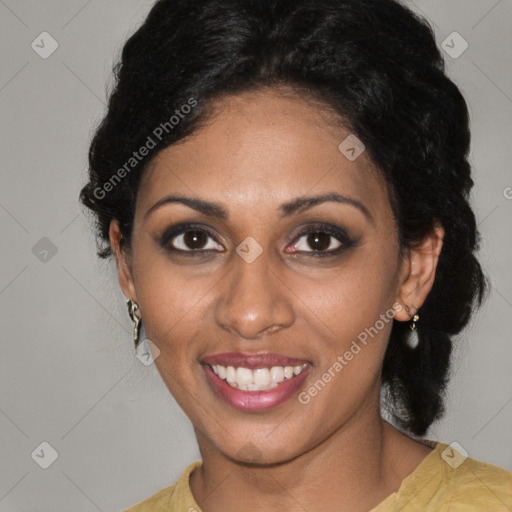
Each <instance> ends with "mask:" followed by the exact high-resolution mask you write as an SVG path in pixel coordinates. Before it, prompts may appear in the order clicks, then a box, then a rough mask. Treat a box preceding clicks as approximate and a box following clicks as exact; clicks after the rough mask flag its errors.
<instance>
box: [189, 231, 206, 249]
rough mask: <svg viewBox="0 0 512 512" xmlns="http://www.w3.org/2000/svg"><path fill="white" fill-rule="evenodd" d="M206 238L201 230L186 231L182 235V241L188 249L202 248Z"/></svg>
mask: <svg viewBox="0 0 512 512" xmlns="http://www.w3.org/2000/svg"><path fill="white" fill-rule="evenodd" d="M207 240H208V236H207V235H206V233H204V232H202V231H187V232H186V233H185V234H184V235H183V243H184V244H185V246H186V247H188V248H189V249H203V248H204V246H205V245H206V242H207Z"/></svg>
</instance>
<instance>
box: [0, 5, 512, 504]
mask: <svg viewBox="0 0 512 512" xmlns="http://www.w3.org/2000/svg"><path fill="white" fill-rule="evenodd" d="M408 3H409V4H410V5H411V6H412V7H413V8H414V9H415V10H417V11H418V12H420V13H423V15H425V16H426V17H427V18H428V19H429V20H430V22H431V23H432V24H433V25H434V28H435V30H436V36H437V41H438V44H439V45H440V46H441V44H442V42H443V41H444V40H445V39H446V38H447V37H448V36H449V35H450V34H451V33H452V32H454V31H457V32H458V33H460V34H461V35H462V37H463V38H464V39H465V40H467V42H468V43H469V48H468V49H467V50H466V51H465V52H464V53H463V54H462V55H460V56H459V57H458V58H452V57H449V56H446V60H447V69H448V71H449V74H450V76H451V77H452V78H453V79H454V80H455V82H456V83H457V84H458V85H459V86H460V87H461V89H462V91H463V94H464V95H465V97H466V98H467V100H468V102H469V106H470V111H471V121H472V130H473V147H472V153H471V161H472V164H473V165H474V179H475V182H476V187H475V190H474V193H473V204H474V207H475V211H476V213H477V218H478V222H479V228H480V229H481V231H482V235H483V248H482V250H481V254H480V257H481V261H482V263H483V265H484V266H485V268H486V270H487V273H488V275H489V277H490V279H491V281H492V293H491V296H490V298H489V300H488V301H487V303H486V304H485V306H484V308H483V309H482V310H481V311H480V312H479V313H478V315H477V316H475V318H474V320H473V322H472V324H471V326H470V327H469V328H468V329H467V330H466V332H465V333H464V335H463V336H462V337H461V340H460V342H459V343H458V349H457V351H456V353H455V354H454V359H453V361H454V376H453V379H452V381H451V384H450V388H449V401H448V404H447V405H448V409H449V412H448V414H447V415H446V417H445V418H444V420H443V421H442V422H440V423H438V424H436V425H435V426H434V428H433V429H432V430H431V431H430V432H429V435H428V436H427V437H429V438H431V439H439V440H443V441H445V442H448V443H449V442H452V441H457V442H458V443H459V444H460V445H461V446H463V447H464V448H465V449H466V450H467V451H468V452H469V455H470V456H472V457H475V458H478V459H483V460H486V461H488V462H491V463H493V464H496V465H499V466H502V467H505V468H508V469H511V470H512V443H511V440H510V432H511V428H510V425H511V424H512V380H511V379H512V377H511V376H512V357H511V356H512V343H511V337H510V329H511V327H512V320H511V319H512V280H511V278H510V262H511V258H510V251H511V249H512V230H511V228H510V227H511V221H512V188H509V187H512V173H511V162H512V144H511V142H512V141H511V128H510V127H511V126H512V70H511V57H510V53H508V52H510V49H511V48H512V32H511V30H510V27H511V26H512V0H500V1H497V0H471V1H469V0H416V2H414V3H412V2H408ZM151 5H152V2H151V1H149V0H146V1H142V0H138V1H136V0H108V1H100V0H89V1H84V0H68V1H66V2H63V1H57V0H45V1H41V0H17V1H15V0H0V33H1V34H2V36H1V37H2V46H1V49H0V59H1V62H0V64H1V65H0V108H1V113H2V115H1V120H2V122H1V139H0V150H1V155H2V167H1V187H0V226H1V234H2V242H1V249H0V254H1V266H0V322H1V324H0V332H1V336H2V351H1V354H2V355H1V357H0V388H1V390H2V393H1V397H0V461H1V462H0V511H2V512H9V511H30V512H37V511H44V512H50V511H51V512H61V511H62V512H64V511H65V512H69V511H70V510H73V511H75V512H79V511H84V512H94V511H97V510H100V511H119V510H123V509H124V508H127V507H128V506H130V505H133V504H135V503H136V502H138V501H140V500H142V499H144V498H146V497H148V496H149V495H150V494H152V493H154V492H156V491H158V490H160V489H161V488H163V487H166V486H168V485H171V484H172V483H174V481H175V480H176V479H177V478H178V476H179V475H180V473H181V472H182V470H183V469H184V468H185V466H186V465H187V464H188V463H190V462H192V461H193V460H196V459H197V458H198V457H199V454H198V451H197V448H196V446H195V441H194V437H193V432H192V428H191V426H190V424H189V422H188V420H187V418H186V417H185V416H184V414H183V413H182V412H181V411H180V409H179V408H178V407H177V406H176V404H175V402H174V400H173V399H172V397H171V396H170V395H169V393H168V392H167V389H166V388H165V386H164V385H163V383H162V382H161V381H160V377H159V375H158V373H157V371H156V369H155V367H154V366H150V367H146V366H144V365H143V364H141V363H140V362H139V360H138V359H136V358H134V357H133V354H132V350H131V322H130V321H129V318H128V316H127V314H126V310H125V303H124V301H123V295H122V293H121V292H120V290H119V289H118V285H117V279H116V275H115V272H114V270H115V268H114V265H113V262H111V263H105V262H98V260H97V259H96V257H95V245H94V240H93V237H92V233H91V229H90V225H89V223H88V221H87V219H86V218H85V217H84V215H83V213H81V210H80V207H79V204H78V201H77V197H78V193H79V190H80V188H81V186H82V185H83V183H84V182H85V179H86V166H87V160H86V153H87V148H88V143H89V141H90V138H91V134H92V131H93V128H94V126H95V125H96V124H97V123H98V121H99V120H100V119H101V117H102V115H103V113H104V108H105V99H106V90H107V85H108V84H111V83H112V79H111V68H112V64H113V62H114V60H115V59H116V58H117V56H118V52H119V51H120V49H121V47H122V44H123V41H124V40H125V38H126V36H127V35H128V33H131V32H132V31H133V30H134V29H135V28H136V27H137V26H138V25H139V24H140V23H141V22H142V20H143V18H144V16H145V14H146V13H147V12H148V10H149V8H150V6H151ZM44 31H46V32H49V33H50V34H51V36H52V37H53V38H54V39H55V40H56V41H57V42H58V45H59V47H58V49H57V50H56V51H55V53H53V54H52V55H51V56H49V57H48V58H47V59H43V58H41V57H40V56H39V54H38V53H36V52H35V51H34V50H33V49H32V47H31V43H32V41H34V40H36V43H37V42H38V41H39V45H40V46H43V43H41V42H40V38H38V36H39V34H41V33H42V32H44ZM45 41H46V42H45V43H44V46H45V49H46V50H48V48H49V47H50V46H49V41H48V40H45ZM452 41H453V40H452V39H448V44H450V45H451V46H455V49H456V50H457V49H459V48H460V46H457V45H459V43H458V42H456V41H454V42H452ZM507 53H508V55H507ZM45 237H46V238H45ZM41 239H43V240H41ZM47 239H48V240H47ZM52 244H53V245H52ZM53 246H55V248H54V247H53ZM34 247H35V248H34ZM55 249H56V250H57V252H56V253H55V254H53V252H54V251H55ZM45 250H47V251H48V252H47V253H45V252H44V251H45ZM42 442H48V443H49V444H50V445H51V446H52V447H53V448H54V449H55V450H56V451H57V452H58V458H57V459H56V460H55V462H54V463H53V464H52V465H51V466H50V467H48V469H42V468H41V467H40V466H39V465H38V464H37V463H36V462H35V460H38V462H40V463H42V462H44V461H43V459H45V458H46V461H47V462H48V461H49V459H48V457H50V452H49V450H48V449H45V448H44V447H43V448H42V449H43V452H41V451H40V450H41V448H38V447H39V445H40V444H41V443H42ZM36 448H38V450H36ZM34 450H36V453H39V455H40V456H39V458H38V457H36V456H34V457H32V456H31V454H32V453H33V452H34ZM45 450H46V451H45ZM42 454H43V455H42Z"/></svg>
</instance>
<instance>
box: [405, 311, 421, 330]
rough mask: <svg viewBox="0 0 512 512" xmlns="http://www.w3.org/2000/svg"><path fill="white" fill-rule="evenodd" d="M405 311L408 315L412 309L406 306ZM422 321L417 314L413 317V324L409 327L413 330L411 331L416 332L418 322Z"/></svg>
mask: <svg viewBox="0 0 512 512" xmlns="http://www.w3.org/2000/svg"><path fill="white" fill-rule="evenodd" d="M405 310H406V311H407V313H410V309H409V306H405ZM419 319H420V315H418V314H415V315H414V316H413V317H412V324H411V325H410V326H409V327H410V328H411V331H415V330H416V322H417V321H418V320H419Z"/></svg>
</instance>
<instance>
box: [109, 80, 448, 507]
mask: <svg viewBox="0 0 512 512" xmlns="http://www.w3.org/2000/svg"><path fill="white" fill-rule="evenodd" d="M213 106H214V114H213V116H212V117H211V118H210V120H209V122H208V123H207V124H205V125H204V126H203V127H201V128H200V129H198V130H197V131H196V132H195V133H194V134H193V135H191V136H190V137H188V138H187V139H185V140H183V141H181V142H180V143H179V144H176V145H173V146H172V147H169V148H166V149H165V150H163V151H161V152H160V153H159V154H158V155H157V156H156V158H155V159H154V160H153V161H152V163H151V165H150V168H149V169H148V172H147V173H146V174H145V176H144V177H143V179H142V182H141V186H140V189H139V191H138V195H137V206H136V212H135V219H134V229H133V235H132V243H131V248H129V249H127V250H122V249H121V247H120V240H121V233H120V231H119V226H118V224H117V222H116V221H115V220H113V221H112V223H111V227H110V240H111V244H112V247H113V249H114V252H115V255H116V260H117V264H118V270H119V283H120V286H121V288H122V290H123V292H124V294H125V295H126V296H127V297H129V298H131V299H133V300H135V301H136V302H137V303H138V304H139V306H140V311H141V316H142V318H143V320H144V325H145V328H146V333H147V336H148V338H149V339H151V341H152V342H154V343H155V345H156V346H158V348H159V349H160V351H161V354H160V356H159V357H158V358H157V359H156V362H155V364H156V365H157V368H158V370H159V372H160V374H161V376H162V378H163V380H164V382H165V384H166V385H167V387H168V389H169V390H170V392H171V393H172V395H173V396H174V397H175V399H176V400H177V402H178V403H179V404H180V406H181V407H182V408H183V410H184V411H185V413H186V414H187V415H188V417H189V418H190V420H191V421H192V423H193V425H194V428H195V432H196V436H197V441H198V444H199V448H200V451H201V456H202V459H203V465H202V467H201V468H200V469H198V470H196V471H194V472H193V474H192V475H191V479H190V485H191V489H192V493H193V495H194V497H195V499H196V501H197V503H198V504H199V506H200V507H201V508H202V510H204V511H205V512H210V511H218V510H223V511H235V510H236V511H240V510H251V511H252V510H271V509H275V510H289V511H295V510H300V511H303V510H307V511H308V512H315V511H324V512H325V511H330V510H332V511H334V510H336V511H338V510H347V511H355V512H357V511H367V510H369V509H371V508H372V507H375V506H376V505H377V504H378V503H380V502H381V501H382V500H383V499H384V498H385V497H386V496H388V495H389V494H390V493H392V492H394V491H396V490H397V489H398V487H399V486H400V484H401V482H402V480H403V479H404V478H405V477H406V476H407V475H409V474H410V473H411V472H412V471H413V470H414V469H415V468H416V467H417V466H418V464H419V463H420V462H421V461H422V460H423V459H424V458H425V457H426V456H427V455H428V454H429V453H430V448H427V447H426V446H424V445H422V444H420V443H418V442H416V441H414V440H412V439H411V438H409V437H407V436H405V435H404V434H402V433H400V432H399V431H397V430H396V429H395V428H393V427H392V426H391V425H389V424H388V423H387V422H385V421H384V420H383V419H382V418H381V416H380V409H379V391H380V375H381V369H382V361H383V357H384V354H385V350H386V345H387V342H388V339H389V334H390V330H391V325H392V322H389V323H386V324H385V326H384V328H383V329H381V330H380V331H379V332H378V335H376V336H374V338H373V339H371V338H370V339H369V342H368V344H367V345H366V346H365V347H364V348H363V349H362V350H361V351H360V352H359V353H358V354H357V355H356V356H355V357H354V358H353V359H352V360H351V361H350V362H349V363H348V364H347V365H346V366H344V368H343V370H342V371H340V372H338V373H337V374H336V376H335V377H334V378H332V380H331V381H330V382H329V383H328V384H327V385H326V386H325V387H324V388H323V389H322V390H321V392H319V393H318V394H317V395H316V396H315V397H313V398H311V400H310V402H309V403H308V404H302V403H300V402H299V401H298V399H297V397H296V396H294V397H292V398H291V399H289V400H288V401H287V402H285V403H283V404H281V405H280V406H278V407H275V408H273V409H270V410H267V411H263V412H261V411H260V412H252V413H249V412H244V411H239V410H237V409H234V408H233V407H231V406H230V405H228V404H227V403H225V402H224V401H223V400H221V398H220V397H219V396H218V395H217V394H215V392H214V391H213V390H212V389H211V387H210V386H209V384H208V379H207V376H206V375H205V372H204V369H203V367H202V366H201V364H200V361H201V360H202V358H203V357H205V356H207V355H212V354H216V353H222V352H247V353H262V352H273V353H279V354H284V355H288V356H294V357H299V358H303V359H306V360H309V361H311V363H312V369H311V373H310V375H309V376H308V378H307V380H306V382H305V384H304V386H303V388H302V389H301V391H302V390H305V389H308V388H309V387H310V386H311V385H312V384H313V383H314V382H316V381H317V380H318V379H319V378H321V376H322V374H324V373H325V372H326V371H327V370H328V369H329V368H330V367H332V366H333V364H334V362H335V361H336V360H337V357H338V356H339V355H342V354H344V353H345V352H346V351H347V350H349V348H350V346H351V343H352V341H353V340H356V339H357V336H358V334H359V333H361V332H362V331H364V330H365V328H368V327H370V326H373V325H374V324H375V322H376V321H377V320H378V319H379V315H381V314H383V313H385V312H386V311H388V310H390V309H391V308H392V306H393V304H394V303H395V302H399V303H400V304H401V305H402V306H405V305H407V306H408V307H409V313H408V312H407V311H406V310H405V308H404V307H400V308H397V311H396V313H395V318H396V320H397V321H409V319H410V317H411V315H413V314H414V313H416V311H417V310H418V309H419V308H420V307H421V305H422V304H423V302H424V301H425V298H426V297H427V294H428V293H429V291H430V289H431V287H432V284H433V282H434V277H435V271H436V266H437V262H438V258H439V254H440V252H441V248H442V239H443V236H444V231H443V228H442V227H441V226H437V227H436V228H435V229H434V230H433V231H432V233H430V234H429V235H428V236H427V237H425V239H424V240H423V241H422V242H421V243H420V244H419V245H418V247H417V248H415V249H414V250H412V251H410V252H407V253H406V254H404V256H403V257H402V258H400V257H399V245H398V238H397V230H396V225H395V221H394V218H393V214H392V210H391V206H390V203H389V197H388V192H387V189H386V186H385V185H384V183H383V181H382V179H381V177H380V175H379V174H378V172H376V170H375V168H374V166H373V165H372V162H371V161H370V160H369V158H368V156H367V154H366V153H363V154H362V155H361V156H360V157H358V158H357V159H356V160H355V161H353V162H351V161H349V160H348V159H347V158H345V157H344V156H343V155H342V154H341V152H340V151H339V149H338V145H339V144H340V142H341V141H343V140H344V139H345V138H346V137H347V135H348V134H349V133H350V131H349V130H347V129H346V128H345V127H343V126H342V125H341V123H340V122H339V121H340V120H339V119H338V118H336V117H335V116H334V115H333V114H330V113H328V112H327V111H326V110H325V109H320V108H319V107H318V105H315V104H314V103H313V102H312V101H308V100H307V99H306V98H304V97H299V96H297V95H296V94H294V93H293V92H292V91H290V90H288V89H286V88H282V89H273V90H268V89H267V90H260V91H252V92H245V93H242V94H239V95H237V96H231V97H228V98H224V99H220V100H217V101H216V103H214V105H213ZM332 192H335V193H338V194H343V195H345V196H350V197H351V198H353V199H356V200H357V201H359V202H360V203H362V204H363V205H364V207H365V208H366V209H367V211H368V212H369V215H370V217H367V216H365V215H364V214H363V213H362V212H361V211H360V210H358V209H357V208H355V207H354V206H352V205H349V204H340V203H336V202H332V201H331V202H325V203H322V204H319V205H316V206H314V207H312V208H310V209H308V210H304V211H300V212H296V213H294V214H292V215H290V216H289V217H285V218H281V216H280V214H279V207H280V205H281V204H282V203H284V202H288V201H290V200H291V199H294V198H297V197H301V196H305V195H306V196H316V195H320V194H326V193H332ZM171 193H172V194H181V195H186V196H189V197H198V198H201V199H205V200H208V201H214V202H216V203H219V204H221V205H222V206H223V208H224V209H225V210H226V211H227V213H228V215H229V217H228V218H227V219H225V220H222V219H218V218H213V217H210V216H206V215H204V214H201V213H199V212H196V211H195V210H193V209H191V208H189V207H188V206H185V205H183V204H180V203H169V204H166V205H164V206H162V207H161V208H158V209H155V210H154V211H153V212H152V213H150V214H149V215H148V216H147V217H145V216H146V214H147V212H148V211H149V210H150V208H151V207H152V206H153V205H155V203H157V202H158V201H159V200H160V199H162V198H163V197H165V196H167V195H168V194H171ZM181 222H195V223H201V224H202V225H203V226H204V227H207V228H210V230H211V231H212V234H213V235H214V237H215V238H216V239H212V238H207V239H206V241H207V243H208V248H211V249H212V250H211V251H210V252H209V253H208V254H207V255H203V256H192V257H190V256H189V257H187V256H186V255H180V254H177V253H172V252H171V251H169V250H166V249H164V248H163V247H162V246H161V245H160V244H159V242H158V240H159V237H161V235H162V234H163V233H164V232H165V230H166V229H168V228H169V227H170V226H173V225H176V224H178V223H181ZM319 222H325V223H328V224H330V225H334V226H338V227H340V228H342V229H344V230H345V231H346V232H347V233H348V235H349V236H350V237H351V239H353V240H356V243H355V245H354V246H352V247H347V248H346V249H345V250H344V251H343V252H341V253H340V254H339V255H338V256H328V257H325V258H319V257H314V256H311V254H312V253H313V252H314V251H313V249H314V246H313V247H311V245H309V244H308V237H307V235H306V236H301V237H300V238H298V235H299V231H300V228H301V227H302V226H303V225H304V224H306V225H309V226H313V227H314V226H316V225H318V223H319ZM248 236H251V237H253V238H254V239H255V240H256V241H257V242H258V243H259V245H260V246H261V247H262V249H263V252H262V254H261V255H260V256H259V257H258V258H257V259H256V260H255V261H254V262H252V263H247V262H246V261H245V260H244V259H242V258H241V257H240V256H239V255H238V254H237V253H236V247H237V246H238V245H239V244H240V243H241V242H242V241H243V240H244V239H245V238H246V237H248ZM326 236H327V235H326ZM287 237H290V238H291V241H290V238H288V239H287ZM179 239H180V240H181V241H182V243H183V240H182V239H183V237H179ZM328 240H330V241H331V242H330V243H331V245H329V246H328V249H330V248H334V247H337V246H338V245H339V242H337V240H336V239H335V238H332V239H328ZM174 244H175V245H178V247H181V248H183V247H184V246H183V245H180V244H179V242H178V239H176V238H175V239H174ZM294 244H296V245H294ZM297 244H298V245H297ZM188 247H189V246H188ZM185 248H187V246H185ZM189 250H190V249H189ZM221 251H222V252H221ZM419 322H421V318H420V320H419Z"/></svg>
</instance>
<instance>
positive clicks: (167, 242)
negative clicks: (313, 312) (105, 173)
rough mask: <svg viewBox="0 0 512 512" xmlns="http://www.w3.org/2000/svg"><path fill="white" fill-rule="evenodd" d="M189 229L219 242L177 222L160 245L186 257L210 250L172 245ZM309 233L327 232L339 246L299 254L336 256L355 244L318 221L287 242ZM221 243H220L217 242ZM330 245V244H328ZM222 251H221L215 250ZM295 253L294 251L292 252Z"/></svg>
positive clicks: (208, 233) (296, 240)
mask: <svg viewBox="0 0 512 512" xmlns="http://www.w3.org/2000/svg"><path fill="white" fill-rule="evenodd" d="M191 231H197V232H200V233H204V234H206V235H207V236H208V237H210V238H212V239H213V240H214V241H215V243H217V244H219V242H217V240H216V239H215V236H214V235H213V234H212V233H210V231H209V230H208V229H206V228H204V227H202V226H200V225H198V224H179V225H177V226H173V227H172V228H170V229H168V230H167V231H166V232H165V233H164V234H163V235H162V236H161V237H160V245H161V246H162V247H163V248H164V249H165V250H167V251H169V252H170V253H179V254H181V255H183V256H186V257H197V256H202V255H205V254H207V253H209V252H211V251H212V249H189V250H187V251H186V250H183V249H177V248H175V247H172V245H171V242H172V240H173V239H174V238H176V237H177V236H179V235H182V234H185V233H188V232H191ZM310 234H327V235H329V236H330V237H332V238H334V239H335V240H337V241H338V242H340V244H341V245H340V246H339V247H337V248H336V249H331V250H329V251H315V250H311V251H297V252H298V253H299V254H303V255H306V256H311V257H315V258H318V257H320V258H323V257H329V256H330V257H332V256H337V255H338V254H339V253H341V252H342V251H344V250H347V249H349V248H351V247H353V246H354V245H355V241H354V240H352V239H351V238H350V237H349V236H348V235H347V233H346V232H345V231H344V230H342V229H340V228H337V227H335V226H332V225H330V224H324V223H319V224H316V225H315V226H307V227H306V228H305V229H303V230H301V231H300V232H299V233H298V234H297V235H295V236H294V237H293V238H292V237H289V238H288V240H287V241H288V242H289V244H291V243H293V244H296V243H297V242H298V241H299V240H300V239H301V238H302V237H304V236H305V235H310ZM219 245H221V244H219ZM329 245H330V244H329ZM217 252H222V251H217ZM294 254H296V253H294Z"/></svg>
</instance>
